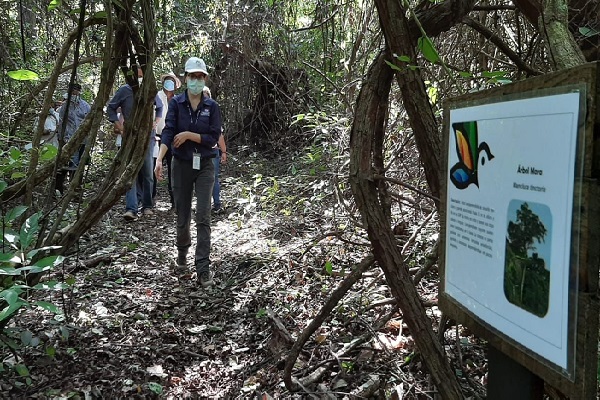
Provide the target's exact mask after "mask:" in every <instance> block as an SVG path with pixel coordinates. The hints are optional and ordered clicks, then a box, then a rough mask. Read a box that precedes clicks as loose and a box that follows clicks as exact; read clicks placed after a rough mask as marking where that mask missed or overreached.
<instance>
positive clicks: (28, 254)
mask: <svg viewBox="0 0 600 400" xmlns="http://www.w3.org/2000/svg"><path fill="white" fill-rule="evenodd" d="M61 247H62V246H44V247H40V248H38V249H33V250H31V251H30V252H29V253H27V259H28V260H31V259H32V258H33V257H34V256H35V255H36V254H37V253H39V252H41V251H46V250H58V249H60V248H61Z"/></svg>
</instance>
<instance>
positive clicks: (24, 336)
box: [21, 331, 33, 346]
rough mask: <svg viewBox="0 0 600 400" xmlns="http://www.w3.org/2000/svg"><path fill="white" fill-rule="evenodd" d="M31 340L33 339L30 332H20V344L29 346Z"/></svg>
mask: <svg viewBox="0 0 600 400" xmlns="http://www.w3.org/2000/svg"><path fill="white" fill-rule="evenodd" d="M31 339H33V334H32V333H31V332H29V331H22V332H21V343H23V344H24V345H25V346H29V345H30V344H31Z"/></svg>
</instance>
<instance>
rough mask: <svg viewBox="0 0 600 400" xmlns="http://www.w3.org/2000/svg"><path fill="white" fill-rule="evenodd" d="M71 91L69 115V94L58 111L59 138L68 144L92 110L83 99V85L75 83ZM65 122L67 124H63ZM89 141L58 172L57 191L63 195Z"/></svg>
mask: <svg viewBox="0 0 600 400" xmlns="http://www.w3.org/2000/svg"><path fill="white" fill-rule="evenodd" d="M69 91H70V92H71V102H70V104H69V107H68V108H69V110H68V113H67V103H66V100H67V98H68V97H69V95H68V93H65V94H64V96H63V97H64V100H65V103H64V104H62V105H61V107H60V108H59V111H58V114H59V117H58V120H59V121H60V123H59V124H58V136H59V137H60V138H61V139H62V140H63V141H64V143H66V142H68V141H69V140H70V139H71V138H72V137H73V135H75V132H77V129H78V128H79V126H80V125H81V123H82V122H83V120H84V119H85V117H86V116H87V115H88V114H89V112H90V111H91V110H92V108H91V107H90V105H89V103H88V102H87V101H85V100H83V99H82V98H81V85H80V84H79V83H73V84H72V85H71V86H70V87H69ZM65 120H66V122H63V121H65ZM87 141H88V140H87V138H86V139H85V140H84V141H83V143H82V144H81V146H79V149H78V151H76V152H75V154H73V157H71V161H69V164H68V165H67V166H65V167H64V168H62V169H61V170H60V171H58V172H57V174H56V189H57V190H58V191H59V192H60V193H61V194H62V193H63V191H64V185H65V178H66V176H67V174H69V176H71V178H72V174H73V172H74V171H75V170H76V169H77V167H78V166H79V162H80V161H81V158H82V157H83V153H84V151H85V146H86V144H87Z"/></svg>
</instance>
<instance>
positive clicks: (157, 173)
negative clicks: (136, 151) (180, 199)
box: [154, 158, 163, 181]
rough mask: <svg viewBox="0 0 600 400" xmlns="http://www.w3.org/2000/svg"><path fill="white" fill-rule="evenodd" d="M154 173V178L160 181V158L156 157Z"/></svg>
mask: <svg viewBox="0 0 600 400" xmlns="http://www.w3.org/2000/svg"><path fill="white" fill-rule="evenodd" d="M154 175H155V176H156V179H157V180H159V181H162V179H163V177H162V160H159V159H158V158H157V159H156V166H155V167H154Z"/></svg>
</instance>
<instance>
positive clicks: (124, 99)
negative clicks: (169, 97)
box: [106, 84, 163, 122]
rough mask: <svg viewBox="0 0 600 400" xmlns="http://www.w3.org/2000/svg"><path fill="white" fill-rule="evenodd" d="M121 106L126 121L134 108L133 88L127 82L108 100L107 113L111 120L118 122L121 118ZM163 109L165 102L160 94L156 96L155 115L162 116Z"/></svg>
mask: <svg viewBox="0 0 600 400" xmlns="http://www.w3.org/2000/svg"><path fill="white" fill-rule="evenodd" d="M119 107H121V113H123V118H124V119H125V121H127V120H128V119H129V114H131V109H132V108H133V89H132V88H131V86H129V85H127V84H125V85H123V86H121V87H120V88H119V89H118V90H117V92H116V93H115V95H114V96H113V98H112V99H111V100H110V101H109V102H108V105H107V106H106V113H107V114H108V120H109V121H110V122H116V121H118V120H119V117H118V116H117V110H118V109H119ZM162 110H163V103H162V100H161V99H160V97H159V96H158V94H157V95H156V96H155V97H154V113H155V114H154V115H155V117H158V118H161V117H162V116H163V115H162Z"/></svg>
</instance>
